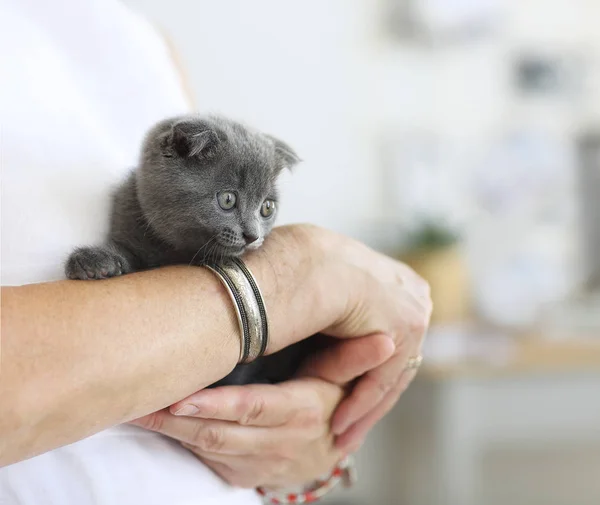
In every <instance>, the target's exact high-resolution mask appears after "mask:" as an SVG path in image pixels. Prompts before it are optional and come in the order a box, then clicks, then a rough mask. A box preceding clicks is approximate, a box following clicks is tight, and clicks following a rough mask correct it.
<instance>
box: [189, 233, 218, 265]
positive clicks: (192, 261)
mask: <svg viewBox="0 0 600 505" xmlns="http://www.w3.org/2000/svg"><path fill="white" fill-rule="evenodd" d="M217 235H218V234H217V233H215V234H214V235H213V236H212V237H211V238H209V239H208V240H207V241H206V243H205V244H204V245H203V246H201V247H200V248H199V249H198V250H197V251H196V254H194V256H192V259H191V260H190V263H189V265H188V266H190V267H191V266H192V263H194V260H195V259H196V256H198V254H200V251H202V249H204V248H205V247H206V246H207V245H208V244H210V243H211V242H212V241H213V240H214V239H216V238H217Z"/></svg>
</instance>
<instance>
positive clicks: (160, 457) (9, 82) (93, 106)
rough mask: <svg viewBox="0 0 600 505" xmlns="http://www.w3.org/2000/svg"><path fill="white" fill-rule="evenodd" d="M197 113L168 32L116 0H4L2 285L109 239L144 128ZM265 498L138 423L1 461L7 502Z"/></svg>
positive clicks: (41, 273) (205, 504)
mask: <svg viewBox="0 0 600 505" xmlns="http://www.w3.org/2000/svg"><path fill="white" fill-rule="evenodd" d="M186 109H187V104H186V100H185V96H184V93H183V91H182V87H181V83H180V81H179V77H178V74H177V71H176V69H175V68H174V67H173V64H172V61H171V59H170V55H169V52H168V50H167V48H166V46H165V44H164V42H163V40H162V39H161V38H160V36H159V35H158V34H157V33H156V31H155V30H154V29H153V28H152V26H151V25H149V24H148V23H147V22H145V21H144V20H142V19H140V18H139V17H137V16H136V15H135V14H134V13H132V12H131V11H130V10H128V9H127V8H126V7H125V6H123V5H122V4H120V3H118V2H117V1H116V0H53V1H47V0H37V1H36V0H0V120H1V122H2V124H1V126H2V129H1V137H0V141H1V147H2V153H1V154H2V156H1V163H2V189H1V191H2V200H1V201H2V213H1V217H2V228H1V241H2V245H1V280H2V284H3V285H19V284H26V283H32V282H42V281H48V280H55V279H61V278H63V275H64V274H63V262H64V260H65V258H66V257H67V256H68V254H69V253H70V251H71V250H72V249H73V248H74V247H75V246H78V245H82V244H94V243H98V242H99V241H101V240H102V238H103V236H104V234H105V232H106V228H107V224H108V211H109V204H110V200H109V194H110V190H111V187H112V186H113V185H115V184H117V183H118V182H119V181H120V180H121V178H122V177H123V176H124V175H125V173H126V172H127V170H128V169H129V168H131V167H132V166H134V165H135V164H136V161H137V156H138V151H139V147H140V142H141V140H142V137H143V135H144V132H145V131H146V129H147V128H148V127H149V126H150V125H151V124H152V123H154V122H155V121H157V120H159V119H161V118H163V117H166V116H169V115H174V114H179V113H182V112H185V111H186ZM258 503H260V500H259V498H258V497H257V495H256V494H255V493H254V492H253V491H249V490H239V489H234V488H231V487H230V486H228V485H226V484H225V483H224V482H223V481H221V479H219V478H218V477H217V476H216V475H214V474H213V473H212V472H211V471H210V470H208V469H207V468H206V467H205V466H204V465H203V464H201V463H200V462H199V461H198V460H197V459H196V458H195V457H194V456H192V455H191V454H190V453H189V452H188V451H186V450H185V449H183V448H181V446H179V445H178V444H177V443H176V442H174V441H172V440H169V439H167V438H165V437H162V436H160V435H157V434H155V433H151V432H148V431H145V430H142V429H140V428H136V427H133V426H121V427H117V428H112V429H109V430H106V431H104V432H102V433H99V434H97V435H94V436H92V437H89V438H87V439H85V440H82V441H80V442H77V443H75V444H72V445H69V446H66V447H62V448H60V449H56V450H54V451H51V452H48V453H46V454H43V455H41V456H38V457H35V458H32V459H29V460H26V461H23V462H20V463H16V464H14V465H10V466H8V467H5V468H2V469H0V504H2V505H5V504H6V505H8V504H10V505H70V504H73V505H85V504H95V505H120V504H127V505H136V504H143V505H167V504H177V505H188V504H189V505H191V504H202V505H239V504H258Z"/></svg>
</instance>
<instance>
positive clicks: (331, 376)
mask: <svg viewBox="0 0 600 505" xmlns="http://www.w3.org/2000/svg"><path fill="white" fill-rule="evenodd" d="M394 349H395V345H394V341H393V340H392V339H391V338H390V337H388V336H387V335H384V334H380V333H378V334H375V335H369V336H366V337H360V338H356V339H350V340H341V341H339V342H335V343H333V344H332V345H331V346H329V347H328V348H326V349H323V350H322V351H320V352H319V353H318V354H316V355H315V356H313V357H311V358H309V359H308V360H307V362H306V363H305V364H304V365H303V366H302V368H301V370H300V371H299V373H298V375H299V376H303V377H318V378H321V379H323V380H326V381H328V382H331V383H333V384H338V385H340V386H345V385H346V384H348V383H349V382H351V381H353V380H354V379H356V378H357V377H360V376H361V375H363V374H364V373H366V372H368V371H369V370H372V369H373V368H376V367H377V366H379V365H381V364H383V363H385V362H386V361H387V360H388V359H389V358H390V357H391V356H392V354H394Z"/></svg>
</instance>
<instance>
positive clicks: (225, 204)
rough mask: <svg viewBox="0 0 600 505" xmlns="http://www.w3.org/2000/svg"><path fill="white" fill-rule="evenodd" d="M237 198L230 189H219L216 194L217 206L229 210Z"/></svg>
mask: <svg viewBox="0 0 600 505" xmlns="http://www.w3.org/2000/svg"><path fill="white" fill-rule="evenodd" d="M236 200H237V198H236V196H235V193H232V192H231V191H221V192H220V193H219V194H217V201H218V202H219V207H221V208H222V209H223V210H231V209H233V208H234V207H235V202H236Z"/></svg>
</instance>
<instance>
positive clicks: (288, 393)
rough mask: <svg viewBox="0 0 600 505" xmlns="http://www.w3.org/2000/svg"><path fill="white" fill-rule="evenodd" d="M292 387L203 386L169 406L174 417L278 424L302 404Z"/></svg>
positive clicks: (289, 416) (295, 412) (254, 424)
mask: <svg viewBox="0 0 600 505" xmlns="http://www.w3.org/2000/svg"><path fill="white" fill-rule="evenodd" d="M303 400H305V399H304V398H302V396H301V395H299V394H297V391H296V390H289V389H288V388H282V387H280V386H279V385H271V384H252V385H246V386H222V387H218V388H215V389H205V390H202V391H199V392H197V393H194V394H193V395H191V396H188V397H187V398H186V399H184V400H181V401H180V402H177V403H176V404H174V405H172V406H171V407H170V408H169V410H170V412H171V413H172V414H175V415H177V416H194V417H198V418H203V419H219V420H222V421H233V422H236V423H239V424H242V425H248V426H280V425H282V424H285V423H287V422H289V421H290V420H292V419H293V418H294V416H295V415H297V413H298V411H299V410H300V409H302V407H303Z"/></svg>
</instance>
